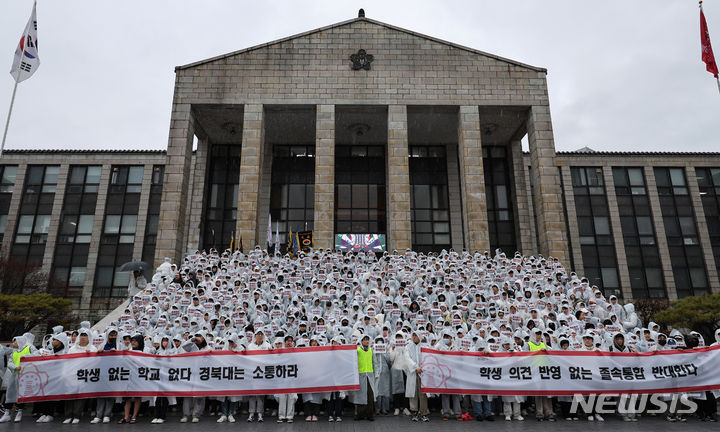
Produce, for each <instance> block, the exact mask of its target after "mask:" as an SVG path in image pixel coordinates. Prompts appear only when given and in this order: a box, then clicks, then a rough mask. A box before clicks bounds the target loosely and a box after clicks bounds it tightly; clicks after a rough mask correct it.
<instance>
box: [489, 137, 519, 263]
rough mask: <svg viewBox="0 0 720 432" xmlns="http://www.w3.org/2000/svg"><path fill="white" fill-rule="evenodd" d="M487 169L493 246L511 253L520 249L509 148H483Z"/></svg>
mask: <svg viewBox="0 0 720 432" xmlns="http://www.w3.org/2000/svg"><path fill="white" fill-rule="evenodd" d="M483 169H484V171H485V192H486V194H487V213H488V227H489V229H490V249H491V250H495V249H498V248H499V249H501V250H502V251H504V252H505V253H506V255H508V256H512V255H513V254H514V253H515V251H516V250H517V245H516V242H515V221H514V217H513V209H512V205H511V202H512V198H511V196H510V169H509V168H508V158H507V149H506V148H505V147H499V146H488V147H483Z"/></svg>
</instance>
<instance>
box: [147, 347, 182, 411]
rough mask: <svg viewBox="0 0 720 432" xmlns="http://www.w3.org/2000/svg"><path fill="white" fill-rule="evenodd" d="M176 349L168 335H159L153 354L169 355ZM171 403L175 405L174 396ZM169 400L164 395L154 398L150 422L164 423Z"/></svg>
mask: <svg viewBox="0 0 720 432" xmlns="http://www.w3.org/2000/svg"><path fill="white" fill-rule="evenodd" d="M176 352H177V351H176V350H175V347H173V346H172V344H171V343H170V337H168V336H162V337H160V346H159V347H158V349H157V350H156V351H155V355H161V356H169V355H173V354H175V353H176ZM172 399H173V405H175V398H174V397H173V398H172ZM169 404H170V401H169V400H168V398H167V397H165V396H158V397H156V398H155V408H154V409H153V419H152V420H151V421H150V423H152V424H162V423H165V420H166V419H167V411H168V405H169Z"/></svg>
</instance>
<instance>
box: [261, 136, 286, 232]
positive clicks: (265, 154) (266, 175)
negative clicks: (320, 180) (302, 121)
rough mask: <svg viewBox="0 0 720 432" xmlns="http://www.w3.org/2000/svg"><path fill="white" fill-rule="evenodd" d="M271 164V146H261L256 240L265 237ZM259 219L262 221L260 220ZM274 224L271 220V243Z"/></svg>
mask: <svg viewBox="0 0 720 432" xmlns="http://www.w3.org/2000/svg"><path fill="white" fill-rule="evenodd" d="M272 162H273V146H272V145H271V144H267V145H266V144H263V148H262V167H261V169H260V180H259V181H258V226H257V228H256V229H255V231H256V235H257V238H258V239H264V238H266V237H267V215H269V214H270V194H271V193H272ZM260 217H262V218H263V219H262V220H261V219H260ZM275 222H278V221H275V220H273V241H275ZM293 229H295V227H293ZM285 232H287V231H285ZM278 234H280V235H282V234H283V233H282V231H281V232H279V233H278Z"/></svg>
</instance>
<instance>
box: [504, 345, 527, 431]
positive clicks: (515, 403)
mask: <svg viewBox="0 0 720 432" xmlns="http://www.w3.org/2000/svg"><path fill="white" fill-rule="evenodd" d="M513 344H514V342H513V341H512V339H510V338H509V337H508V336H501V337H500V348H499V349H498V352H515V348H514V347H513ZM502 401H503V414H504V415H505V421H511V420H517V421H523V420H525V418H524V417H523V416H522V414H521V412H520V404H521V403H523V402H525V396H518V395H507V396H502Z"/></svg>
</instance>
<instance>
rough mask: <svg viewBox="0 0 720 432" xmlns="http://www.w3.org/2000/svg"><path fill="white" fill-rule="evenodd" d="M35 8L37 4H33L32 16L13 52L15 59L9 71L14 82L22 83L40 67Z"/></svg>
mask: <svg viewBox="0 0 720 432" xmlns="http://www.w3.org/2000/svg"><path fill="white" fill-rule="evenodd" d="M36 7H37V4H33V9H32V15H30V20H28V23H27V25H26V26H25V31H24V32H23V34H22V36H21V37H20V43H19V44H18V46H17V49H16V50H15V59H14V60H13V64H12V68H11V69H10V75H12V76H13V78H14V79H15V81H16V82H22V81H25V80H26V79H28V78H30V77H31V76H32V75H33V74H34V73H35V71H36V70H37V69H38V67H40V56H39V55H38V40H37V15H36V13H35V9H36Z"/></svg>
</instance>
